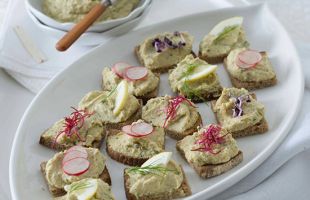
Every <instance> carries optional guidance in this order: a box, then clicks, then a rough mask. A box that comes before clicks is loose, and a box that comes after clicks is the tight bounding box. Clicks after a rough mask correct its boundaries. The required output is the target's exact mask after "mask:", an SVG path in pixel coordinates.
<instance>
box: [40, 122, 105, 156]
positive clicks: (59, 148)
mask: <svg viewBox="0 0 310 200" xmlns="http://www.w3.org/2000/svg"><path fill="white" fill-rule="evenodd" d="M102 129H103V130H102V133H101V136H102V138H101V140H100V141H94V142H93V143H92V145H91V146H85V145H83V146H85V147H92V148H98V149H99V148H100V147H101V145H102V143H103V141H104V138H105V136H106V128H105V126H103V128H102ZM48 130H49V129H47V130H46V131H44V132H43V133H42V134H41V136H40V140H39V144H41V145H43V146H46V147H48V148H50V149H53V150H56V151H64V150H66V149H69V148H70V147H73V146H75V145H79V143H77V144H59V143H57V142H56V143H55V142H54V139H53V138H52V137H48V138H46V137H44V135H45V133H46V132H47V131H48Z"/></svg>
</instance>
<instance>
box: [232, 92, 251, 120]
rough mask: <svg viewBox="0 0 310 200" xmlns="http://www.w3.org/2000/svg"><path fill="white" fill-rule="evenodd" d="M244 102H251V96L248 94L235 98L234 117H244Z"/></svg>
mask: <svg viewBox="0 0 310 200" xmlns="http://www.w3.org/2000/svg"><path fill="white" fill-rule="evenodd" d="M234 98H235V97H234ZM243 101H245V102H251V99H250V96H249V95H248V94H246V95H242V96H239V97H237V98H235V105H234V108H233V109H232V111H233V117H240V116H242V115H243V109H242V104H243Z"/></svg>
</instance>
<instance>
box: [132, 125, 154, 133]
mask: <svg viewBox="0 0 310 200" xmlns="http://www.w3.org/2000/svg"><path fill="white" fill-rule="evenodd" d="M153 130H154V128H153V126H152V125H151V124H148V123H145V122H139V123H135V124H132V125H131V133H132V134H134V135H140V136H145V135H148V134H150V133H152V132H153Z"/></svg>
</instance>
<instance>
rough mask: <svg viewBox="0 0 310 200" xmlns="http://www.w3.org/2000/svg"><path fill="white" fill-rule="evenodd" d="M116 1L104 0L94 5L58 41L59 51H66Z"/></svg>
mask: <svg viewBox="0 0 310 200" xmlns="http://www.w3.org/2000/svg"><path fill="white" fill-rule="evenodd" d="M114 1H115V0H102V1H101V3H100V4H98V5H96V6H94V7H93V8H92V9H91V10H90V11H89V13H88V14H87V15H85V17H84V18H83V19H82V20H81V21H79V22H78V23H77V24H76V25H75V26H74V27H73V28H72V29H71V30H70V31H69V32H68V33H67V34H66V35H64V36H63V37H62V38H61V39H60V40H59V41H58V42H57V44H56V49H57V50H58V51H66V50H67V49H68V48H69V47H70V46H71V45H72V44H73V43H74V42H75V41H76V40H77V39H78V38H79V37H80V36H81V35H82V34H83V33H84V32H85V31H86V30H87V29H88V28H89V27H90V26H91V25H92V24H93V23H94V22H95V21H96V20H97V19H98V18H99V17H100V16H101V14H102V13H103V12H104V11H105V9H106V8H107V7H108V6H110V5H112V3H114Z"/></svg>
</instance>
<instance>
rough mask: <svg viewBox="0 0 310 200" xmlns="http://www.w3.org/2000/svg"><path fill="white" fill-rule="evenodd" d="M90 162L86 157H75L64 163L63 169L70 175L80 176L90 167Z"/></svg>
mask: <svg viewBox="0 0 310 200" xmlns="http://www.w3.org/2000/svg"><path fill="white" fill-rule="evenodd" d="M89 166H90V163H89V161H88V160H87V159H85V158H74V159H71V160H68V161H67V162H65V163H63V166H62V169H63V171H64V173H66V174H67V175H69V176H79V175H82V174H84V173H85V172H86V171H87V170H88V169H89Z"/></svg>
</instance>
